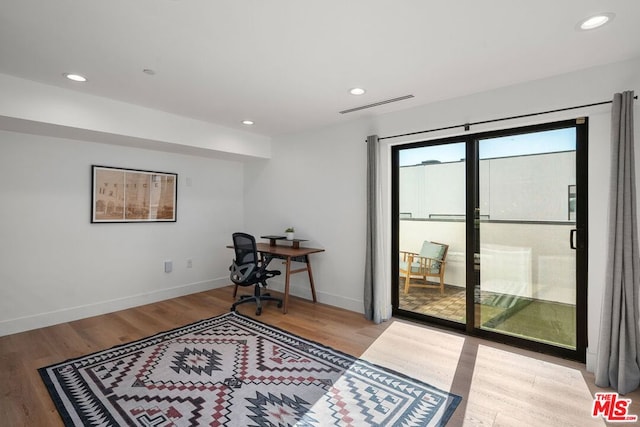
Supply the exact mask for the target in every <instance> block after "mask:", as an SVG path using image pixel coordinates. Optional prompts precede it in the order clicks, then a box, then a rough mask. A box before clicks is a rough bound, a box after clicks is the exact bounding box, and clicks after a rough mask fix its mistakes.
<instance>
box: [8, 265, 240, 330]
mask: <svg viewBox="0 0 640 427" xmlns="http://www.w3.org/2000/svg"><path fill="white" fill-rule="evenodd" d="M227 285H229V278H228V277H224V278H220V279H212V280H206V281H202V282H196V283H188V284H186V285H180V286H176V287H173V288H169V289H161V290H158V291H154V292H148V293H144V294H138V295H131V296H127V297H123V298H116V299H113V300H108V301H100V302H97V303H94V304H87V305H82V306H76V307H70V308H64V309H61V310H55V311H50V312H46V313H38V314H34V315H31V316H24V317H19V318H15V319H8V320H3V321H0V336H4V335H10V334H15V333H18V332H24V331H29V330H32V329H37V328H44V327H46V326H51V325H57V324H59V323H64V322H71V321H73V320H78V319H84V318H87V317H92V316H98V315H100V314H105V313H112V312H114V311H118V310H124V309H127V308H131V307H137V306H140V305H145V304H151V303H154V302H158V301H164V300H167V299H170V298H176V297H180V296H184V295H189V294H193V293H196V292H202V291H206V290H209V289H215V288H220V287H223V286H227Z"/></svg>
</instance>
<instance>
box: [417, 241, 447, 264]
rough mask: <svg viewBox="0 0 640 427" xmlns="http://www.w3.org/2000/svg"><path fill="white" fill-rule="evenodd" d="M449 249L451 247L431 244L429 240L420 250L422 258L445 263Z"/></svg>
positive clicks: (442, 244)
mask: <svg viewBox="0 0 640 427" xmlns="http://www.w3.org/2000/svg"><path fill="white" fill-rule="evenodd" d="M448 249H449V245H445V244H444V243H438V242H430V241H428V240H425V241H424V243H423V244H422V249H420V256H421V257H425V258H431V259H437V260H438V261H443V260H444V258H445V257H446V256H447V250H448Z"/></svg>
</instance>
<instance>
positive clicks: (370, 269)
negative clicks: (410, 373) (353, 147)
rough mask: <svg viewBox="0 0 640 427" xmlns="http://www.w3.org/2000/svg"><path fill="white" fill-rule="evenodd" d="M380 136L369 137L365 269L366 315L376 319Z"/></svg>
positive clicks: (370, 318) (368, 317)
mask: <svg viewBox="0 0 640 427" xmlns="http://www.w3.org/2000/svg"><path fill="white" fill-rule="evenodd" d="M377 197H378V136H377V135H371V136H368V137H367V240H366V245H367V246H366V250H365V256H366V259H365V270H364V315H365V316H366V318H367V319H369V320H374V313H375V312H376V308H375V287H376V283H375V281H376V265H375V263H376V250H377V245H378V242H377V239H378V234H377V223H378V210H377V203H378V200H377Z"/></svg>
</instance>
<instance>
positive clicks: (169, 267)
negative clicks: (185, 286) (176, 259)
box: [164, 260, 173, 273]
mask: <svg viewBox="0 0 640 427" xmlns="http://www.w3.org/2000/svg"><path fill="white" fill-rule="evenodd" d="M172 270H173V262H172V261H171V260H168V261H165V262H164V272H165V273H171V271H172Z"/></svg>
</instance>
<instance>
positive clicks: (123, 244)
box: [0, 131, 244, 335]
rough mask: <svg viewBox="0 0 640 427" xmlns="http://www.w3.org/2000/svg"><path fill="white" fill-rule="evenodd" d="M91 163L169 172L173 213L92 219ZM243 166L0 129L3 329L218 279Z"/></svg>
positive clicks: (222, 276)
mask: <svg viewBox="0 0 640 427" xmlns="http://www.w3.org/2000/svg"><path fill="white" fill-rule="evenodd" d="M92 164H100V165H108V166H118V167H126V168H137V169H146V170H157V171H163V172H175V173H177V174H178V194H177V196H178V206H177V218H178V221H177V222H175V223H143V224H140V223H131V224H91V223H90V205H91V192H90V191H91V188H90V187H91V165H92ZM242 171H243V165H242V163H240V162H237V161H228V160H216V159H210V158H204V157H196V156H190V155H180V154H172V153H166V152H160V151H154V150H144V149H138V148H127V147H121V146H117V145H107V144H100V143H94V142H88V141H76V140H68V139H60V138H53V137H47V136H35V135H28V134H22V133H14V132H6V131H0V182H2V190H1V192H0V194H1V196H2V197H1V200H2V202H1V208H0V242H2V243H1V244H0V335H5V334H10V333H14V332H19V331H23V330H28V329H32V328H35V327H42V326H46V325H50V324H55V323H59V322H63V321H69V320H72V319H77V318H83V317H88V316H93V315H97V314H100V313H104V312H110V311H114V310H119V309H123V308H127V307H131V306H136V305H141V304H146V303H149V302H153V301H158V300H163V299H167V298H171V297H174V296H178V295H184V294H189V293H193V292H197V291H200V290H204V289H210V288H212V287H217V286H222V285H227V284H228V283H229V280H228V265H229V261H230V259H231V257H232V254H231V251H230V250H229V249H226V248H225V245H227V244H229V243H230V236H231V233H232V232H234V231H237V230H241V229H242V228H243V212H244V201H243V196H242V188H243V172H242ZM189 183H190V185H188V184H189ZM187 259H192V261H193V267H192V268H187ZM165 260H172V261H173V272H172V273H164V271H163V262H164V261H165ZM212 314H214V313H212Z"/></svg>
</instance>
